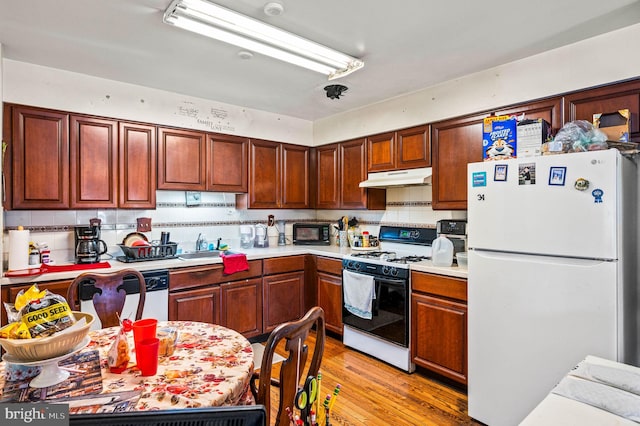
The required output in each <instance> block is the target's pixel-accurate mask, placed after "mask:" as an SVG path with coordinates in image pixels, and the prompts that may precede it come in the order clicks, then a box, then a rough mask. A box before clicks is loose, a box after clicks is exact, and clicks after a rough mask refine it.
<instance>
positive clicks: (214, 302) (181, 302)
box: [169, 285, 221, 324]
mask: <svg viewBox="0 0 640 426" xmlns="http://www.w3.org/2000/svg"><path fill="white" fill-rule="evenodd" d="M220 309H221V305H220V286H219V285H214V286H211V287H205V288H198V289H195V290H187V291H182V292H176V293H171V292H170V293H169V320H170V321H199V322H207V323H211V324H220Z"/></svg>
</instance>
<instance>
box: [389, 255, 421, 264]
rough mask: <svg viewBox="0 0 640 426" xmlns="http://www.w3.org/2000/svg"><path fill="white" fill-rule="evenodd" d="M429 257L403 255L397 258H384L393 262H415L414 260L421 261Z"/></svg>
mask: <svg viewBox="0 0 640 426" xmlns="http://www.w3.org/2000/svg"><path fill="white" fill-rule="evenodd" d="M429 259H431V258H430V257H428V256H404V257H399V258H397V259H396V258H395V257H394V258H389V259H386V260H387V261H389V262H393V263H415V262H421V261H423V260H429Z"/></svg>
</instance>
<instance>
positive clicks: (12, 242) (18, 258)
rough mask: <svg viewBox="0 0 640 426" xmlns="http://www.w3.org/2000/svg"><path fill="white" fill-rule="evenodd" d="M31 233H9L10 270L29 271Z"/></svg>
mask: <svg viewBox="0 0 640 426" xmlns="http://www.w3.org/2000/svg"><path fill="white" fill-rule="evenodd" d="M29 238H30V237H29V231H9V270H10V271H15V270H17V269H29Z"/></svg>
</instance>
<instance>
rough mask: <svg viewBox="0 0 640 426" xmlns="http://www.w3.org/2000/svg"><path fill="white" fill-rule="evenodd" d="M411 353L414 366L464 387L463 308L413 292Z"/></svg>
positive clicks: (465, 365) (465, 342) (464, 340)
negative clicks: (423, 368)
mask: <svg viewBox="0 0 640 426" xmlns="http://www.w3.org/2000/svg"><path fill="white" fill-rule="evenodd" d="M411 354H412V359H413V362H415V363H416V365H419V366H421V367H425V368H427V369H429V370H431V371H434V372H436V373H438V374H441V375H443V376H445V377H448V378H450V379H452V380H455V381H456V382H459V383H462V384H464V385H466V384H467V307H466V305H464V304H462V303H456V302H452V301H449V300H446V299H440V298H435V297H430V296H426V295H422V294H418V293H413V294H412V297H411Z"/></svg>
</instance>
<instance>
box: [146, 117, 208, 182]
mask: <svg viewBox="0 0 640 426" xmlns="http://www.w3.org/2000/svg"><path fill="white" fill-rule="evenodd" d="M158 189H176V190H187V191H204V190H205V189H206V134H205V133H203V132H198V131H190V130H182V129H171V128H165V127H160V128H158Z"/></svg>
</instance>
